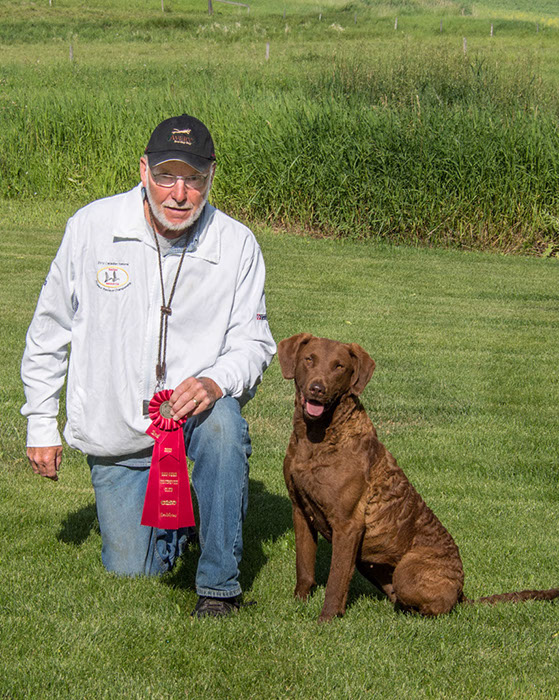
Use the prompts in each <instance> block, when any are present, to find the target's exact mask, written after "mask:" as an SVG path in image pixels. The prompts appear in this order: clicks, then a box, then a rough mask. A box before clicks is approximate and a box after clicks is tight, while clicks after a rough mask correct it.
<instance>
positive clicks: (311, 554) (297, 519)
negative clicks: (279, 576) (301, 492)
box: [293, 504, 318, 599]
mask: <svg viewBox="0 0 559 700" xmlns="http://www.w3.org/2000/svg"><path fill="white" fill-rule="evenodd" d="M293 527H294V529H295V561H296V570H297V584H296V586H295V597H296V598H302V599H306V598H307V597H308V595H309V593H310V592H311V589H312V588H313V586H315V585H316V582H315V579H314V567H315V561H316V547H317V537H318V536H317V532H316V530H315V529H314V528H313V527H312V526H311V524H310V523H309V522H308V520H307V518H305V516H304V514H303V512H302V510H301V509H300V508H299V507H298V506H297V505H295V504H293Z"/></svg>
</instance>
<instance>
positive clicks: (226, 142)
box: [0, 0, 559, 254]
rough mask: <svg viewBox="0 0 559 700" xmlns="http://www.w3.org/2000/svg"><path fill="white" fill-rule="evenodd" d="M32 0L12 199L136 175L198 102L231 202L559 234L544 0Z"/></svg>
mask: <svg viewBox="0 0 559 700" xmlns="http://www.w3.org/2000/svg"><path fill="white" fill-rule="evenodd" d="M15 7H16V5H15V4H14V3H12V2H6V1H4V2H3V3H2V4H0V38H1V40H2V45H1V46H0V56H1V58H2V63H1V68H0V86H1V88H2V89H1V91H0V153H1V156H0V159H1V168H0V197H1V198H2V199H13V200H17V199H20V198H23V199H24V200H25V201H28V202H29V201H31V202H38V203H40V202H42V201H44V200H49V199H57V200H60V199H62V198H65V197H67V198H71V199H72V200H73V201H74V202H76V203H78V202H80V203H81V202H85V201H88V200H90V199H93V198H95V197H99V196H103V195H105V194H110V193H112V192H114V191H117V190H120V189H123V188H126V187H129V186H131V185H132V184H134V182H135V181H136V179H137V161H138V157H139V155H140V154H141V152H142V150H143V147H144V145H145V142H146V139H147V137H148V135H149V133H150V131H151V129H152V127H153V124H154V123H156V122H157V121H158V120H160V119H162V118H163V117H165V116H168V115H169V114H171V113H176V112H180V111H183V110H186V111H190V112H194V113H195V114H197V115H198V116H200V117H201V118H202V119H205V120H206V121H207V122H208V123H209V124H210V125H211V128H212V132H213V133H214V136H215V140H216V143H217V153H218V158H219V170H218V177H217V179H216V183H215V191H214V197H215V201H216V202H217V203H218V204H220V205H221V206H223V207H224V208H226V209H227V210H228V211H229V212H231V213H233V214H236V215H238V216H244V217H248V218H250V219H251V220H258V221H261V222H266V223H268V224H269V225H271V226H276V227H287V228H290V229H302V230H305V231H310V232H313V233H318V234H320V235H328V236H333V237H347V238H354V239H369V238H375V239H379V240H390V241H398V242H413V243H422V244H428V245H443V246H453V247H463V248H495V249H498V250H501V251H516V252H526V253H531V254H540V253H542V252H543V251H545V250H547V249H548V248H549V246H551V250H552V251H555V250H556V249H557V248H559V223H558V218H557V210H558V207H559V195H558V192H559V159H558V155H557V154H558V153H559V133H558V131H557V126H556V125H557V115H558V114H559V99H558V97H557V95H558V92H557V84H558V83H557V69H558V68H559V52H558V51H557V36H558V34H557V32H558V30H559V28H558V27H556V26H555V25H554V23H553V21H552V20H553V17H551V18H550V19H549V21H548V20H547V19H546V18H545V17H544V15H543V14H542V16H541V17H540V16H539V15H538V12H540V10H541V11H542V12H543V9H544V7H545V6H544V5H542V6H541V7H539V6H538V7H539V9H538V8H536V9H534V10H533V11H531V12H530V14H528V15H526V16H525V17H518V18H517V17H516V15H514V12H512V10H511V9H509V8H508V7H507V8H502V10H499V11H497V10H495V11H494V12H496V15H495V16H493V15H491V16H490V14H489V13H488V12H486V11H484V12H478V11H477V10H476V9H475V8H474V9H472V7H470V6H467V7H466V10H467V11H465V12H464V14H462V9H463V5H462V4H461V3H458V2H453V1H450V2H448V3H443V4H441V3H438V2H434V1H433V2H411V3H399V2H394V3H387V4H381V5H379V4H376V3H373V4H367V3H353V4H346V3H342V2H330V3H325V4H320V3H311V2H309V3H299V4H296V3H291V4H287V5H286V6H285V10H286V18H285V19H284V18H283V14H282V9H283V8H281V7H278V6H277V5H273V4H272V3H267V2H262V3H261V4H260V3H259V4H258V5H255V6H254V7H253V8H251V12H250V14H249V13H247V12H246V10H244V9H243V8H238V7H233V6H229V5H218V4H217V3H216V13H215V14H214V16H213V17H209V16H208V15H207V11H206V8H205V6H204V4H203V3H196V4H195V3H193V2H192V1H191V0H184V2H180V3H179V2H173V3H168V4H167V5H166V10H165V12H162V11H161V7H160V3H151V4H149V5H146V4H145V3H143V2H137V3H135V4H132V5H129V4H125V3H115V4H114V5H113V4H108V3H104V2H96V3H94V4H91V5H89V4H88V7H87V8H80V11H79V12H77V11H76V5H75V4H74V2H71V1H70V0H67V1H66V2H61V3H57V2H55V3H54V4H53V6H52V7H51V8H49V7H48V5H47V4H46V3H44V4H42V5H39V4H33V3H29V4H24V5H21V6H20V5H19V4H18V5H17V12H15V11H14V8H15ZM515 12H516V10H515ZM396 13H398V15H399V17H398V19H399V23H398V30H397V31H395V29H394V16H395V14H396ZM441 22H442V30H443V31H441ZM537 22H538V23H539V25H540V31H539V32H536V26H537V24H536V23H537ZM491 24H493V25H494V28H495V35H494V36H493V37H490V36H489V29H490V26H491ZM463 38H466V39H467V52H466V55H464V52H463ZM266 44H269V45H270V59H269V60H268V61H266ZM70 47H71V48H72V56H73V60H72V61H70V56H69V54H70Z"/></svg>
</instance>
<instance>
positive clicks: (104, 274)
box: [97, 265, 130, 292]
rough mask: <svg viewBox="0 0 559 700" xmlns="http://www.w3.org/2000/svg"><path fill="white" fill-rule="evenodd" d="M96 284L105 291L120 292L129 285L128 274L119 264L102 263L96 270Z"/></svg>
mask: <svg viewBox="0 0 559 700" xmlns="http://www.w3.org/2000/svg"><path fill="white" fill-rule="evenodd" d="M97 286H98V287H100V288H101V289H104V290H106V291H107V292H120V291H122V290H123V289H126V287H129V286H130V275H129V274H128V272H127V270H125V269H124V267H121V266H120V265H104V266H103V267H101V268H100V269H99V270H97Z"/></svg>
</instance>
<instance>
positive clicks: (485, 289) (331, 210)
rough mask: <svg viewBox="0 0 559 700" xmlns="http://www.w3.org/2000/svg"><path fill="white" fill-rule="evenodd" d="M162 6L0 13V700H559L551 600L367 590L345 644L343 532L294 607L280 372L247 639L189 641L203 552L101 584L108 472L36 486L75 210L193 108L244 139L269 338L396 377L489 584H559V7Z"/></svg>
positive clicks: (251, 528)
mask: <svg viewBox="0 0 559 700" xmlns="http://www.w3.org/2000/svg"><path fill="white" fill-rule="evenodd" d="M164 6H165V11H164V12H162V11H161V3H160V1H159V0H157V1H156V2H154V1H151V0H150V2H147V1H144V0H133V1H131V2H127V3H124V2H120V1H116V2H106V1H105V0H103V1H102V2H101V1H95V2H91V3H88V4H87V7H86V6H84V5H78V4H77V3H76V2H74V0H65V1H62V0H61V1H60V2H58V1H57V0H53V2H52V6H49V4H48V2H35V3H32V2H28V3H14V2H7V1H6V0H0V126H1V129H0V236H1V241H2V243H1V246H2V255H1V256H0V280H1V293H0V324H1V325H0V327H1V329H2V353H3V358H2V362H1V363H0V405H1V407H2V410H1V417H0V421H1V428H2V430H1V431H0V581H1V583H0V628H1V630H2V632H1V634H0V697H3V698H10V699H12V698H14V699H15V698H60V697H63V698H65V697H68V698H76V699H77V698H93V697H95V698H158V699H159V698H170V699H173V700H174V699H175V698H186V697H189V698H199V699H200V700H206V699H207V698H212V699H213V698H266V699H268V698H315V697H324V698H362V697H363V698H364V697H367V698H368V697H370V698H402V697H404V698H414V699H415V698H441V699H442V698H452V699H454V698H456V699H463V698H499V699H500V698H503V699H507V700H508V699H509V698H538V699H539V698H542V699H544V698H545V699H547V698H555V697H559V690H558V689H559V612H558V611H559V608H558V606H557V603H526V604H522V605H500V606H496V607H492V608H488V607H483V606H468V607H464V608H458V609H457V610H455V611H454V612H453V613H452V614H450V615H448V616H446V617H444V618H440V619H436V620H424V619H421V618H419V617H417V616H406V615H401V614H397V613H395V612H394V610H393V609H392V606H391V605H390V604H389V603H388V602H387V601H386V600H383V599H381V598H379V597H378V595H377V594H376V593H375V591H374V589H372V588H371V587H370V586H369V585H368V584H367V583H366V582H365V581H364V580H363V579H362V578H361V577H359V576H358V575H356V576H355V577H354V580H353V582H352V586H351V592H350V600H349V606H348V611H347V614H346V616H345V617H344V618H343V619H339V620H335V621H334V622H333V623H332V624H329V625H321V626H319V625H318V624H317V623H316V618H317V617H318V615H319V612H320V609H321V606H322V601H323V596H324V584H325V582H326V577H327V573H328V567H329V547H328V546H327V544H326V543H325V542H321V544H320V547H319V557H318V580H319V587H318V589H317V591H316V593H315V594H314V595H313V597H312V598H311V600H310V601H309V602H308V603H307V604H302V603H299V602H295V601H294V599H293V598H292V591H293V587H294V573H295V572H294V561H295V550H294V538H293V531H292V524H291V513H290V505H289V501H288V498H287V493H286V490H285V486H284V484H283V477H282V473H281V467H282V460H283V454H284V450H285V447H286V444H287V440H288V436H289V433H290V429H291V411H292V403H293V395H292V387H291V386H290V384H289V383H288V382H285V381H284V380H283V379H282V378H281V375H280V371H279V367H278V364H277V361H275V362H274V363H273V364H272V366H271V367H270V369H269V370H268V372H267V373H266V375H265V378H264V382H263V383H262V386H261V387H260V389H259V391H258V393H257V396H256V398H255V399H254V400H253V401H252V402H251V403H250V404H248V406H247V408H246V416H247V418H248V420H249V422H250V425H251V434H252V438H253V447H254V453H253V457H252V458H251V482H250V507H249V516H248V519H247V523H246V527H245V540H246V546H245V556H244V560H243V568H242V585H243V587H244V589H245V591H246V595H247V597H248V598H249V599H251V598H254V599H256V600H257V601H258V604H257V606H256V607H253V608H249V609H246V610H243V611H242V612H241V613H240V615H239V616H237V617H235V618H233V619H228V620H220V621H213V620H206V621H203V622H196V621H193V620H191V618H190V611H191V609H192V608H193V606H194V604H195V602H196V595H195V592H194V588H193V582H194V573H195V566H196V558H197V552H196V549H195V548H194V549H192V551H190V552H189V553H187V555H186V556H185V557H184V558H183V560H182V561H181V563H180V565H179V566H178V567H177V569H176V570H175V571H174V572H173V573H171V574H169V575H167V576H165V577H163V578H162V579H158V580H147V579H135V580H128V579H119V578H116V577H113V576H110V575H108V574H107V573H106V572H105V571H104V570H103V567H102V564H101V560H100V546H101V543H100V536H99V531H98V525H97V522H96V517H95V507H94V499H93V493H92V488H91V485H90V481H89V474H88V470H87V466H86V464H85V459H84V457H83V456H81V455H79V454H78V453H75V452H71V451H69V450H68V449H66V451H65V458H64V463H63V467H62V472H61V478H60V481H59V482H58V483H51V482H47V481H44V480H43V481H42V480H40V479H38V478H37V477H34V476H33V474H32V473H31V470H30V468H29V467H28V465H27V463H26V458H25V447H24V445H25V421H24V420H23V419H22V417H21V416H20V415H19V409H20V406H21V404H22V403H23V393H22V389H21V385H20V380H19V363H20V358H21V354H22V351H23V346H24V339H25V331H26V329H27V326H28V323H29V321H30V318H31V315H32V313H33V309H34V306H35V303H36V299H37V296H38V293H39V290H40V287H41V285H42V283H43V279H44V276H45V274H46V272H47V270H48V266H49V263H50V260H51V259H52V257H53V255H54V253H55V251H56V249H57V247H58V244H59V242H60V238H61V234H62V231H63V227H64V223H65V220H66V219H67V217H68V216H70V215H71V213H72V212H73V211H74V210H75V208H76V207H77V206H80V205H81V204H84V203H85V202H87V201H89V200H90V199H91V198H93V197H96V196H100V195H103V194H110V193H112V192H115V191H118V190H119V189H122V188H125V187H128V186H132V185H133V184H135V183H136V181H137V177H138V175H137V167H138V166H137V163H138V157H139V155H140V153H141V151H142V149H143V147H144V144H145V139H146V135H147V134H149V133H150V131H151V129H152V128H153V125H154V123H155V122H156V121H157V120H158V119H159V118H164V117H165V116H169V114H170V113H175V112H177V111H179V110H181V111H182V109H187V108H188V109H190V108H192V111H193V112H195V113H196V114H198V115H199V116H202V118H205V119H207V121H208V123H209V124H210V125H211V127H212V131H213V132H214V133H215V135H216V141H217V144H218V151H219V149H221V150H220V155H219V158H220V160H219V170H218V176H217V178H216V183H215V191H214V194H213V199H214V201H215V202H216V203H217V204H219V205H221V206H222V207H224V208H225V209H226V210H227V211H229V212H230V213H234V214H237V215H238V216H241V217H242V218H243V220H245V221H246V222H247V223H249V225H251V227H252V228H253V229H254V230H255V232H256V234H257V237H258V240H259V241H260V244H261V246H262V249H263V252H264V255H265V258H266V263H267V270H268V278H267V290H266V291H267V302H268V313H269V317H270V323H271V327H272V331H273V333H274V336H275V337H276V339H277V340H280V339H281V338H283V337H287V336H289V335H291V334H293V333H297V332H300V331H310V332H313V333H315V334H317V335H325V336H328V337H333V338H337V339H339V340H342V341H352V342H357V343H360V344H361V345H362V346H363V347H364V348H365V349H366V350H367V351H368V352H369V353H370V354H371V355H372V357H373V358H374V359H375V361H376V363H377V369H376V371H375V374H374V375H373V378H372V380H371V382H370V384H369V386H368V387H367V388H366V390H365V392H364V395H363V401H364V403H365V405H366V407H367V409H368V411H369V413H370V415H371V417H372V419H373V422H374V423H375V425H376V426H377V428H378V432H379V436H380V438H381V439H382V440H383V442H385V443H386V444H387V446H388V447H389V449H390V450H391V451H392V452H393V453H394V455H395V456H396V457H397V459H398V461H399V463H400V465H401V466H402V467H403V468H404V470H405V471H406V473H407V474H408V476H409V477H410V479H411V481H412V482H413V483H414V485H415V486H416V487H417V488H418V490H419V491H420V493H421V494H422V495H423V496H424V498H425V500H426V501H427V503H428V504H429V505H430V506H431V507H432V508H433V509H434V510H435V512H436V513H437V515H438V516H439V517H440V519H441V520H442V522H443V524H445V525H446V526H447V527H448V528H449V530H450V531H451V533H452V534H453V536H454V537H455V539H456V541H457V543H458V545H459V547H460V550H461V553H462V557H463V560H464V565H465V570H466V585H465V592H466V594H467V595H468V596H469V597H472V598H475V597H479V596H482V595H487V594H491V593H497V592H503V591H507V590H518V589H522V588H549V587H556V586H557V585H559V566H558V556H557V552H558V551H559V531H558V528H557V520H558V517H559V498H558V494H559V491H558V477H559V442H558V440H557V435H558V432H559V371H558V367H559V342H558V340H559V337H558V336H559V332H558V328H559V303H558V302H559V291H558V285H557V280H558V273H559V267H558V265H559V260H558V259H557V257H556V256H555V254H556V252H557V242H558V241H557V216H558V210H559V209H558V206H557V205H558V192H559V190H558V188H557V184H558V172H559V170H558V168H559V166H558V163H557V154H558V150H557V139H558V138H559V137H558V132H557V126H556V125H557V116H559V108H558V104H559V103H558V102H557V86H558V81H557V69H559V51H558V48H557V46H558V44H557V38H558V27H557V20H558V18H557V10H556V5H555V3H553V2H550V1H549V0H536V1H534V2H531V3H527V2H520V0H491V2H485V3H483V5H481V4H480V5H478V4H477V3H473V4H472V3H456V2H452V0H449V1H448V2H439V1H438V0H432V1H425V2H421V1H420V0H417V1H416V2H413V1H411V0H410V1H408V2H396V1H395V2H386V3H374V2H371V3H365V2H353V3H351V4H349V3H346V2H342V1H341V0H329V1H326V2H321V3H316V2H311V1H308V2H303V1H301V2H295V0H291V1H290V2H285V3H281V4H279V5H278V4H277V3H272V2H270V1H269V0H262V1H261V2H259V3H258V4H253V5H251V11H250V14H249V13H247V11H246V9H244V8H236V7H233V6H227V5H223V4H218V3H214V15H213V17H211V18H210V17H208V15H207V5H206V4H204V3H196V4H195V3H193V2H190V0H188V1H187V0H184V1H182V0H181V1H180V2H179V1H178V0H173V2H170V1H169V2H167V1H165V3H164ZM284 9H285V18H284V16H283V12H284ZM462 10H464V12H462ZM320 14H322V17H320ZM396 16H397V17H398V29H397V30H395V29H394V24H395V18H396ZM319 17H320V19H319ZM441 21H442V22H443V27H442V28H443V31H442V32H441V31H440V28H441V27H440V22H441ZM491 23H493V26H494V36H493V37H490V35H489V32H490V26H491ZM237 24H238V25H239V26H237ZM340 28H341V29H340ZM464 37H466V38H467V55H466V59H465V58H464V53H463V38H464ZM267 43H269V44H270V58H269V60H268V61H266V58H265V50H266V44H267ZM70 47H72V60H70ZM268 122H269V123H268ZM373 137H374V138H373ZM435 156H436V157H435ZM445 222H446V223H445ZM294 232H297V233H301V232H313V233H318V234H319V236H322V237H313V236H309V235H294ZM325 235H329V236H330V237H329V238H325V237H324V236H325ZM418 243H419V244H421V246H417V245H416V244H418ZM457 247H462V248H478V249H479V248H486V249H487V248H490V249H492V250H493V251H494V252H491V253H487V252H479V251H478V252H475V251H471V250H470V251H465V250H457V249H456V248H457ZM495 251H496V252H495ZM504 251H515V252H525V253H529V255H528V256H519V255H504V254H501V253H502V252H504ZM542 255H543V257H542Z"/></svg>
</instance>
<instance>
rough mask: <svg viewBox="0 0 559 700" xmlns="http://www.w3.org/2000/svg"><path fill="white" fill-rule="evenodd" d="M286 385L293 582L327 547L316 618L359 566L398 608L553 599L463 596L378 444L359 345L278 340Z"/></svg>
mask: <svg viewBox="0 0 559 700" xmlns="http://www.w3.org/2000/svg"><path fill="white" fill-rule="evenodd" d="M278 358H279V362H280V365H281V370H282V373H283V376H284V377H285V379H295V415H294V418H293V433H292V435H291V439H290V441H289V446H288V448H287V454H286V457H285V461H284V468H283V471H284V477H285V483H286V485H287V489H288V491H289V496H290V498H291V502H292V507H293V525H294V529H295V545H296V570H297V584H296V587H295V596H296V597H297V598H302V599H305V598H307V596H308V594H309V592H310V591H311V589H312V588H313V586H314V585H315V576H314V569H315V559H316V549H317V536H318V533H320V534H321V535H323V537H325V538H326V539H327V540H328V541H329V542H331V543H332V561H331V566H330V574H329V576H328V582H327V585H326V594H325V600H324V607H323V608H322V612H321V614H320V618H319V619H320V620H321V621H325V620H330V619H332V618H333V617H335V616H337V615H343V614H344V612H345V607H346V600H347V595H348V590H349V584H350V581H351V578H352V575H353V572H354V569H355V567H356V566H357V569H358V571H360V572H361V573H362V574H363V575H364V576H365V577H366V578H367V579H368V580H369V581H371V583H373V584H374V585H375V586H376V587H377V588H379V589H380V590H382V591H384V593H385V594H386V595H387V596H388V598H389V599H390V600H391V601H392V602H393V603H394V604H395V605H396V606H397V607H398V608H400V609H403V610H406V611H416V612H419V613H421V614H422V615H429V616H435V615H441V614H442V613H447V612H449V611H450V610H452V608H453V607H454V606H455V605H456V604H457V603H466V602H467V603H471V602H483V603H496V602H499V601H505V600H508V601H521V600H530V599H532V600H551V599H553V598H556V597H558V596H559V589H557V588H554V589H550V590H547V591H522V592H518V593H505V594H501V595H494V596H489V597H487V598H481V599H480V600H479V601H470V600H468V599H467V598H466V597H465V596H464V594H463V592H462V589H463V585H464V570H463V568H462V560H461V559H460V554H459V552H458V547H457V546H456V544H455V542H454V540H453V539H452V537H451V536H450V534H449V533H448V532H447V530H446V529H445V528H444V527H443V525H442V524H441V523H440V521H439V520H438V518H437V517H436V516H435V515H434V513H433V512H432V511H431V510H430V509H429V508H428V507H427V506H426V504H425V502H424V501H423V500H422V498H421V497H420V496H419V494H418V493H417V491H416V490H415V489H414V487H413V486H412V485H411V484H410V482H409V481H408V479H407V477H406V475H405V474H404V472H403V471H402V470H401V469H400V467H399V466H398V465H397V464H396V460H395V459H394V457H393V456H392V455H391V454H390V452H388V450H387V449H386V448H385V447H384V445H383V444H382V443H381V442H379V440H378V438H377V433H376V431H375V428H374V426H373V424H372V423H371V420H370V419H369V417H368V416H367V414H366V412H365V409H364V408H363V406H362V404H361V402H360V401H359V398H358V397H359V395H360V394H361V392H362V391H363V389H364V388H365V386H366V385H367V383H368V381H369V379H370V378H371V376H372V374H373V370H374V368H375V363H374V361H373V360H372V359H371V358H370V357H369V355H368V354H367V353H366V352H365V350H363V348H361V347H360V346H359V345H356V344H355V343H351V344H345V343H339V342H336V341H334V340H328V339H326V338H316V337H314V336H312V335H310V334H308V333H300V334H299V335H294V336H293V337H291V338H287V339H285V340H282V341H281V342H280V343H279V346H278Z"/></svg>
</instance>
